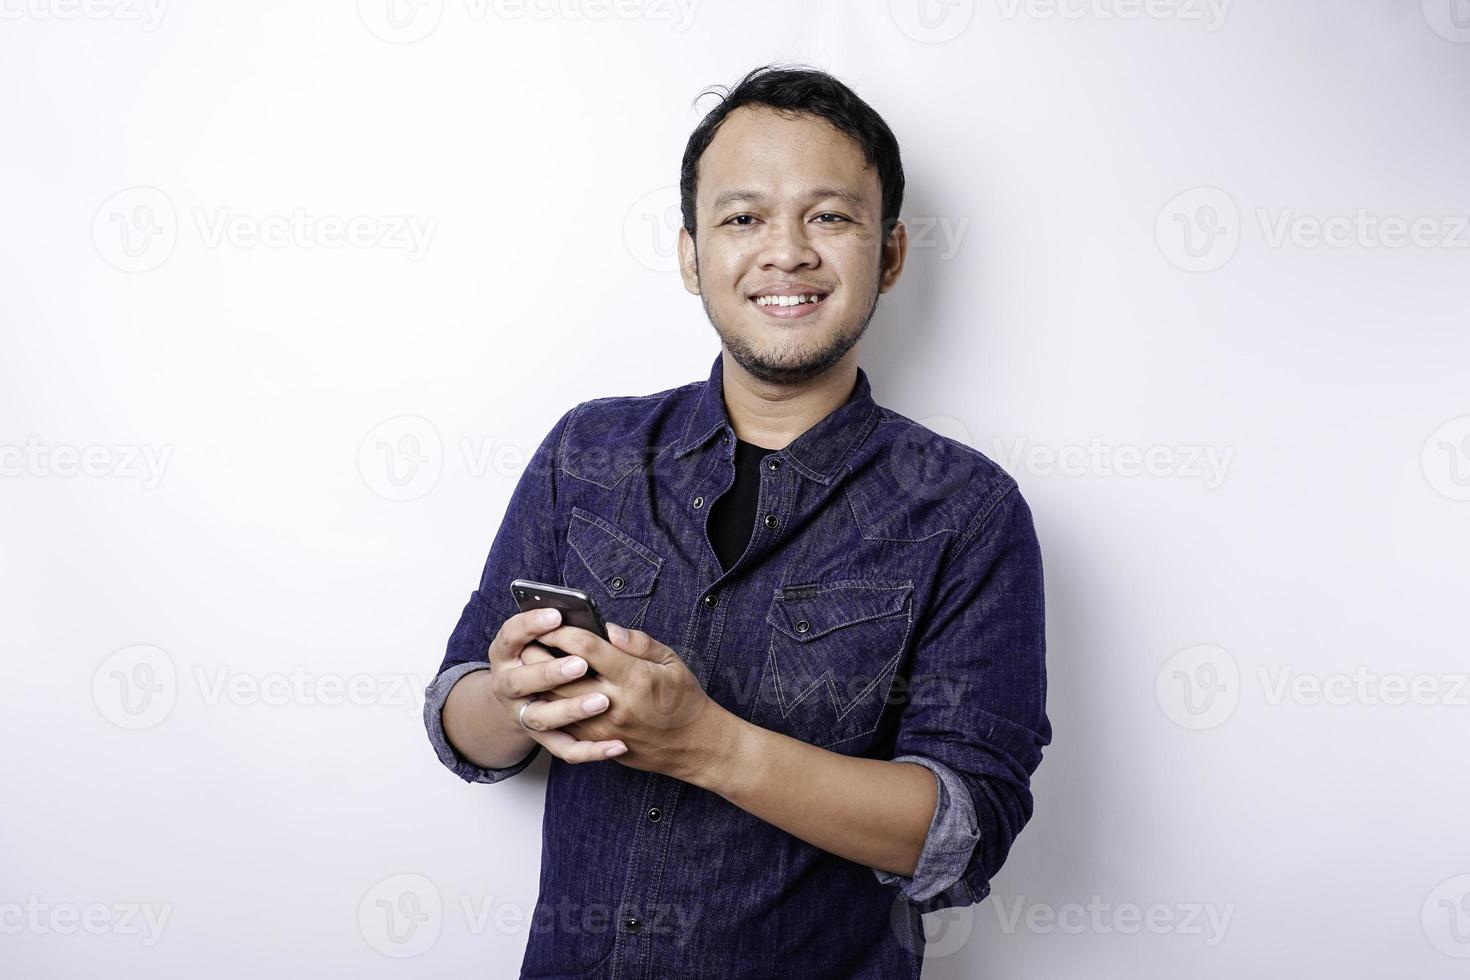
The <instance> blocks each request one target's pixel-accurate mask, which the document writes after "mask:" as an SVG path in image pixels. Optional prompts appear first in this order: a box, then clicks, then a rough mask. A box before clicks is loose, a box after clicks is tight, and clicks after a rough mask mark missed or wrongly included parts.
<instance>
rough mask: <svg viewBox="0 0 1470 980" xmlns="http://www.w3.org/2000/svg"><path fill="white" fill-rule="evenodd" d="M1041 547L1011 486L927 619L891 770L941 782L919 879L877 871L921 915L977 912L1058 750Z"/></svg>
mask: <svg viewBox="0 0 1470 980" xmlns="http://www.w3.org/2000/svg"><path fill="white" fill-rule="evenodd" d="M1042 592H1043V590H1042V571H1041V548H1040V544H1039V543H1038V541H1037V538H1036V531H1035V527H1034V526H1033V523H1032V519H1031V510H1030V508H1029V507H1028V506H1027V504H1026V502H1025V500H1024V499H1023V498H1022V496H1021V492H1020V490H1019V489H1018V488H1017V486H1016V484H1015V481H1014V480H1009V479H1008V480H1007V481H1006V482H1005V483H1004V484H1003V485H1001V486H1000V487H998V488H997V489H996V490H995V491H994V492H993V493H992V494H991V495H990V497H989V498H988V499H987V500H986V502H985V503H984V504H983V505H982V506H981V508H980V510H979V512H978V513H977V514H976V515H975V516H974V517H973V518H972V520H971V522H970V524H969V525H968V527H967V528H966V530H965V533H964V535H962V536H961V537H960V538H959V539H958V540H957V541H956V544H955V546H954V550H953V551H952V552H951V553H950V555H949V557H948V558H947V559H946V564H945V566H944V569H943V570H942V571H941V573H940V586H939V589H938V591H937V592H936V595H935V599H934V601H933V602H932V603H931V604H930V608H929V609H928V610H927V611H926V612H925V613H924V615H923V619H922V621H921V624H920V626H919V630H918V633H917V635H916V639H915V646H914V660H913V663H912V667H911V670H910V675H909V682H910V687H909V691H910V697H909V700H908V702H907V704H905V706H904V710H903V713H902V714H901V715H900V717H899V729H898V735H897V739H896V742H895V745H894V756H893V761H895V762H901V761H907V762H913V763H917V764H919V765H923V766H925V767H926V768H928V769H929V770H930V771H931V772H933V773H934V776H935V779H936V782H937V783H938V794H937V798H936V801H935V807H934V816H933V818H932V820H931V822H930V826H929V832H928V836H927V837H926V838H925V843H924V848H923V851H922V853H921V855H920V858H919V862H918V865H917V866H916V868H915V870H914V874H913V875H912V876H909V877H906V876H902V875H895V874H893V873H891V872H887V871H882V870H880V869H877V868H874V869H873V872H874V874H875V875H877V877H878V879H879V880H880V881H882V882H884V883H885V884H894V885H897V886H898V889H899V893H900V894H901V895H903V897H904V898H906V899H907V900H908V901H909V902H911V903H913V904H914V905H915V906H916V907H917V908H918V909H919V911H921V912H932V911H936V910H938V909H944V908H949V907H951V906H964V905H971V904H974V903H976V902H979V901H981V900H983V899H984V898H985V896H986V895H988V894H989V893H990V879H991V877H992V876H993V875H995V874H996V872H998V871H999V870H1000V868H1001V865H1002V864H1004V863H1005V859H1006V855H1007V854H1008V853H1009V852H1010V848H1011V844H1012V843H1013V842H1014V841H1015V839H1016V836H1017V835H1018V834H1019V833H1020V832H1021V829H1022V827H1024V826H1025V825H1026V822H1027V821H1028V820H1029V819H1030V818H1031V811H1032V798H1031V775H1032V773H1034V772H1035V771H1036V768H1037V766H1038V765H1040V763H1041V754H1042V748H1043V747H1044V746H1046V745H1047V744H1049V743H1050V742H1051V725H1050V722H1049V721H1048V719H1047V716H1046V620H1045V613H1044V609H1045V600H1044V597H1043V594H1042Z"/></svg>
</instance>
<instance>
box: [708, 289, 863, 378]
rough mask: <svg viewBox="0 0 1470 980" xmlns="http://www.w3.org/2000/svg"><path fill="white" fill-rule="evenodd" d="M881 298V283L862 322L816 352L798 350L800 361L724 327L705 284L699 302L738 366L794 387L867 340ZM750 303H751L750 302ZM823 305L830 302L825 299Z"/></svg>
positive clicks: (750, 373) (756, 375)
mask: <svg viewBox="0 0 1470 980" xmlns="http://www.w3.org/2000/svg"><path fill="white" fill-rule="evenodd" d="M696 261H697V260H696ZM698 277H699V272H698V268H697V267H696V270H695V278H696V280H698ZM879 295H880V294H879V292H878V289H877V284H876V283H875V284H874V288H873V301H872V302H871V303H870V304H868V311H867V312H866V313H865V314H863V319H862V322H860V323H858V324H857V325H856V326H855V327H852V328H850V329H847V330H842V331H839V332H838V333H837V334H836V335H834V336H832V337H830V338H828V340H827V341H826V343H824V344H823V345H822V346H821V347H818V348H816V349H815V350H810V351H808V350H805V349H798V350H797V357H798V359H797V360H795V361H791V360H776V359H775V358H774V357H772V356H770V355H769V354H768V353H767V352H765V351H763V350H760V349H758V348H756V347H754V346H753V345H751V344H750V343H748V342H747V341H746V340H745V338H744V337H741V336H739V335H738V334H736V333H735V332H734V331H732V330H729V329H727V328H726V327H724V326H722V325H721V324H720V321H719V320H718V319H717V318H716V317H715V314H714V311H713V310H711V309H710V305H709V297H708V296H706V295H705V292H704V287H703V285H702V284H701V286H700V290H699V301H700V303H701V304H702V305H703V306H704V315H705V316H707V317H708V318H709V322H710V326H712V327H714V328H715V333H716V334H718V335H719V337H720V342H721V343H722V344H724V345H725V349H726V350H727V351H729V352H730V356H731V357H733V358H735V363H736V364H739V365H740V366H741V367H742V368H744V369H745V371H746V373H748V374H749V375H751V377H754V378H759V379H760V380H761V381H764V382H766V383H767V384H776V385H792V384H800V383H802V382H804V381H809V380H811V379H812V378H815V377H817V376H818V375H820V374H822V373H823V372H824V371H826V370H827V369H828V368H830V367H832V365H834V364H836V363H837V362H838V361H840V360H842V358H843V356H844V355H845V354H847V352H848V351H850V350H852V348H853V347H854V346H856V345H857V342H858V341H859V340H862V339H863V334H864V333H866V332H867V330H868V324H869V323H871V322H872V321H873V313H874V312H875V311H876V310H877V309H878V296H879ZM747 302H749V301H748V300H747ZM823 302H826V301H825V300H824V301H823ZM811 315H813V316H815V315H817V314H816V313H813V314H811Z"/></svg>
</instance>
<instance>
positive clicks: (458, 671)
mask: <svg viewBox="0 0 1470 980" xmlns="http://www.w3.org/2000/svg"><path fill="white" fill-rule="evenodd" d="M489 669H490V664H489V663H488V662H486V661H483V660H471V661H468V662H466V663H462V664H455V665H454V666H453V667H449V668H447V669H446V670H444V671H442V672H441V673H440V674H439V676H438V677H435V678H434V680H433V681H432V682H431V683H430V684H429V686H428V687H427V688H425V689H424V727H425V728H426V729H427V730H428V732H429V741H430V742H431V743H432V744H433V746H434V753H435V754H436V755H437V756H439V761H440V762H442V763H444V765H445V766H446V767H447V768H448V769H449V771H450V772H452V773H454V774H455V775H456V776H458V777H459V778H460V779H463V780H464V781H465V782H467V783H498V782H500V781H501V780H502V779H508V778H510V777H511V776H514V775H515V774H516V773H518V772H520V771H521V770H522V769H524V768H526V767H527V766H529V765H530V764H531V763H532V761H533V760H535V758H536V755H537V753H539V752H540V751H541V743H539V742H538V743H536V744H535V745H533V746H532V747H531V751H530V752H527V753H526V757H525V758H524V759H522V760H521V761H520V762H517V763H515V764H513V765H509V766H506V767H505V768H503V769H482V768H480V767H479V766H477V765H475V764H474V763H472V762H469V761H467V760H466V759H465V758H464V757H463V756H461V755H460V754H459V753H458V752H457V751H455V748H454V746H453V745H451V744H450V743H449V736H447V735H445V734H444V702H445V701H447V700H448V699H449V691H450V689H451V688H453V687H454V685H455V684H457V683H458V682H459V679H460V678H461V677H463V676H465V675H466V674H469V673H473V672H474V671H477V670H489Z"/></svg>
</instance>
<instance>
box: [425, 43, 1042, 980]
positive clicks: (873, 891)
mask: <svg viewBox="0 0 1470 980" xmlns="http://www.w3.org/2000/svg"><path fill="white" fill-rule="evenodd" d="M903 186H904V181H903V171H902V167H901V164H900V157H899V150H898V144H897V141H896V140H895V139H894V137H893V134H892V133H891V132H890V130H889V128H888V126H887V125H886V124H885V123H884V122H883V120H882V119H881V118H880V117H879V116H878V115H877V113H875V112H874V111H873V110H872V109H871V108H870V107H869V106H868V105H867V104H866V103H864V102H863V101H862V100H860V99H859V98H858V97H857V96H856V95H855V94H854V93H853V92H852V91H851V90H850V89H848V88H847V87H846V86H845V85H843V84H842V83H841V82H839V81H837V80H836V79H834V78H832V77H831V76H829V75H827V74H825V73H822V72H817V71H809V70H799V69H772V68H769V67H767V68H761V69H757V70H756V71H754V72H751V73H750V74H749V75H747V76H746V77H745V78H744V79H743V80H741V81H740V82H739V84H737V85H736V86H735V87H734V88H733V89H731V90H730V91H729V92H728V93H727V94H726V97H725V98H724V100H723V101H722V102H721V104H720V105H719V106H717V107H716V108H715V109H713V110H712V111H711V112H710V113H709V115H708V116H707V117H706V118H705V119H704V120H703V121H702V122H701V123H700V125H699V127H698V128H697V129H696V130H695V132H694V134H693V135H692V136H691V137H690V140H689V144H688V147H687V149H686V151H685V155H684V161H683V169H682V174H681V191H682V201H683V223H684V228H683V229H682V230H681V232H680V236H679V261H680V267H681V270H682V274H683V278H684V283H685V286H686V288H688V289H689V291H690V292H693V293H697V294H698V295H699V296H700V297H701V299H702V301H703V304H704V309H705V312H706V314H707V315H708V317H709V320H710V323H711V324H713V326H714V328H715V331H716V333H717V334H718V335H719V338H720V343H721V348H722V350H721V354H720V356H719V357H717V358H716V359H715V361H714V364H713V366H712V368H711V370H710V374H709V377H708V379H706V380H704V381H699V382H694V383H691V384H687V385H684V386H682V387H678V388H673V389H670V390H666V391H661V392H657V393H655V394H651V395H642V396H627V397H613V398H598V399H593V400H591V401H586V402H582V403H581V404H579V405H576V406H575V407H573V408H572V409H571V410H570V411H568V412H567V413H566V414H564V415H563V416H562V417H561V419H560V420H559V421H558V422H557V423H556V425H555V426H554V427H553V428H552V430H551V432H550V433H549V434H548V435H547V436H546V438H545V440H544V441H543V442H542V444H541V446H540V448H539V449H538V450H537V452H536V454H535V455H534V457H533V459H532V461H531V464H530V466H529V467H528V469H527V471H526V473H525V474H524V476H523V477H522V479H521V481H520V483H519V484H518V486H517V487H516V489H515V492H514V493H513V495H512V498H511V502H510V505H509V508H508V510H507V513H506V516H505V519H504V521H503V522H502V524H501V526H500V530H499V532H498V533H497V534H496V537H495V541H494V543H493V545H492V547H491V551H490V556H489V560H488V561H487V562H486V564H485V569H484V573H483V576H482V577H481V580H480V585H479V589H478V590H477V591H476V592H474V593H473V594H472V595H471V596H470V600H469V603H468V605H466V606H465V609H464V612H463V614H462V616H461V617H460V621H459V624H458V626H457V627H456V628H455V630H454V633H453V635H452V636H451V637H450V640H449V649H448V653H447V655H446V656H445V658H444V662H443V664H442V666H441V668H440V672H439V675H438V677H437V679H436V680H435V681H434V682H433V683H432V684H431V685H430V686H429V688H428V691H427V692H426V693H427V703H426V705H425V712H424V717H425V723H426V725H427V727H428V731H429V736H430V739H431V741H432V742H433V744H434V746H435V749H436V751H437V753H438V755H439V758H440V760H441V761H442V762H443V763H444V764H445V765H446V766H448V767H449V768H450V769H452V770H453V771H454V772H455V773H457V774H458V775H459V776H461V777H462V778H463V779H465V780H468V781H475V782H484V783H493V782H497V781H499V780H501V779H505V778H507V777H509V776H512V775H514V774H516V773H518V772H520V771H521V770H522V769H524V768H525V767H526V766H527V765H529V764H530V762H531V761H532V759H534V758H535V757H536V755H537V754H538V753H539V752H540V751H541V750H542V749H543V748H544V749H545V750H546V751H547V752H548V753H550V755H551V756H552V759H551V765H550V773H549V776H548V781H547V788H546V809H545V818H544V824H543V838H542V839H543V842H544V846H545V850H544V852H543V854H542V871H541V892H540V897H539V899H538V902H537V906H536V910H535V913H534V916H533V922H532V928H531V936H530V940H529V942H528V944H527V948H526V953H525V960H524V963H523V966H522V970H523V975H525V976H535V977H609V978H629V980H631V978H674V977H771V976H777V975H783V976H790V977H801V978H803V980H806V978H817V977H833V978H837V977H842V978H849V977H913V976H918V975H919V972H920V969H921V967H922V954H923V943H924V936H923V931H922V925H921V921H920V918H919V915H920V913H922V912H925V911H931V910H936V909H942V908H948V907H952V906H962V905H969V904H972V903H975V902H978V901H980V900H982V899H983V898H984V897H985V896H986V895H987V894H988V893H989V890H990V885H989V880H990V878H991V876H992V875H993V874H995V872H996V871H997V870H998V869H999V868H1000V866H1001V864H1002V862H1003V861H1004V860H1005V857H1006V854H1007V852H1008V851H1009V849H1010V846H1011V843H1012V841H1013V840H1014V839H1015V837H1016V835H1017V834H1018V833H1019V832H1020V830H1021V828H1022V827H1023V826H1024V824H1025V823H1026V821H1027V820H1028V818H1029V817H1030V815H1031V810H1032V798H1031V793H1030V788H1029V787H1030V776H1031V774H1032V773H1033V772H1034V771H1035V769H1036V767H1037V765H1038V764H1039V763H1040V761H1041V751H1042V747H1043V746H1045V745H1046V744H1048V743H1049V741H1050V738H1051V730H1050V726H1049V723H1048V720H1047V717H1046V713H1045V697H1046V679H1045V663H1044V660H1045V655H1044V647H1045V640H1044V627H1043V603H1042V572H1041V555H1040V550H1039V547H1038V544H1037V540H1036V535H1035V531H1034V529H1033V525H1032V520H1031V514H1030V511H1029V509H1028V508H1027V505H1026V503H1025V502H1024V500H1023V499H1022V497H1021V494H1020V492H1019V491H1018V490H1017V487H1016V483H1015V481H1014V480H1013V479H1011V478H1010V477H1009V476H1008V475H1007V474H1005V473H1004V472H1003V471H1002V470H1001V469H1000V468H999V467H998V466H996V465H995V464H994V463H992V462H991V461H990V460H989V459H987V458H986V457H985V456H983V455H982V454H980V453H979V452H977V451H975V450H974V449H971V448H969V447H967V446H964V445H962V444H960V443H958V442H956V441H954V440H950V439H946V438H942V437H940V436H937V435H935V434H934V433H932V432H930V431H929V430H927V429H925V428H924V427H923V426H920V425H919V424H917V423H916V422H913V421H911V420H910V419H907V418H905V417H904V416H902V415H899V414H898V413H896V412H893V411H890V410H889V409H887V408H884V407H882V406H880V405H878V404H877V403H876V402H875V401H874V400H873V398H872V395H871V391H870V387H869V383H868V379H867V375H866V373H865V372H864V371H863V370H862V369H861V368H860V367H859V366H858V363H857V353H858V347H857V344H858V341H859V339H860V338H861V337H862V335H863V332H864V330H866V328H867V326H868V322H869V320H870V319H871V317H872V315H873V311H874V309H875V308H876V306H877V302H878V296H879V294H880V293H884V292H887V291H888V290H889V289H891V288H892V287H893V285H894V284H895V283H896V282H897V281H898V278H899V275H900V273H901V272H902V270H903V264H904V258H905V255H906V252H907V236H906V232H905V229H904V226H903V224H902V222H900V221H899V220H898V213H899V208H900V206H901V203H902V197H903ZM515 578H528V579H534V580H538V581H546V582H553V583H555V582H561V583H564V584H566V585H568V586H572V587H575V588H579V589H584V590H586V591H587V592H589V593H591V594H592V595H593V596H594V598H595V599H596V601H597V604H598V606H599V608H600V609H601V610H602V612H603V615H604V617H605V618H606V619H607V620H608V621H609V627H608V628H609V633H610V635H611V637H612V642H611V643H609V642H606V641H604V640H602V639H601V638H600V637H597V636H595V635H594V634H593V633H591V632H589V631H586V630H582V629H578V628H574V627H570V626H561V625H558V624H557V620H556V616H557V614H556V613H552V614H551V617H552V618H551V619H547V620H543V618H542V614H541V613H518V612H517V611H516V607H515V605H514V603H513V601H512V598H511V594H510V582H511V580H512V579H515ZM537 641H544V643H545V645H546V646H549V647H552V648H555V649H557V650H558V651H561V652H562V653H564V654H566V656H563V657H560V658H556V657H553V656H552V655H551V654H550V653H548V652H547V651H546V649H545V648H544V647H543V646H541V645H540V644H539V643H538V642H537ZM589 667H590V668H591V669H592V671H593V672H595V676H593V675H592V674H589V673H588V670H587V669H588V668H589ZM488 846H491V847H493V846H494V845H493V839H490V841H489V843H488Z"/></svg>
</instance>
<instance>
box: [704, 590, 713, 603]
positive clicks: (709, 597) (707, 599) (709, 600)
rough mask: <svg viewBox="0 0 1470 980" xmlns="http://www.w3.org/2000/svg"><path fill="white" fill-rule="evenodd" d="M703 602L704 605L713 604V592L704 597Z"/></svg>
mask: <svg viewBox="0 0 1470 980" xmlns="http://www.w3.org/2000/svg"><path fill="white" fill-rule="evenodd" d="M704 604H705V605H706V606H713V605H714V604H715V594H714V593H713V592H711V593H710V594H709V595H707V596H705V597H704Z"/></svg>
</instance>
